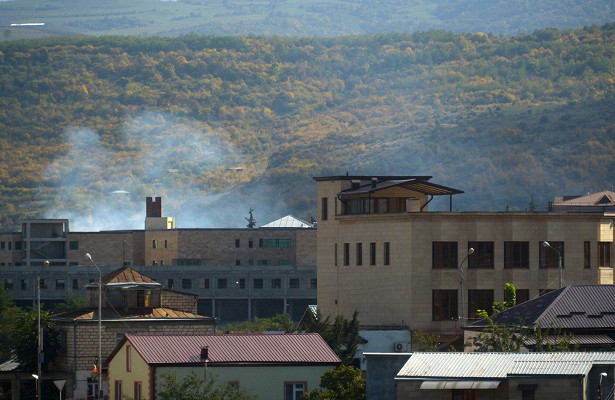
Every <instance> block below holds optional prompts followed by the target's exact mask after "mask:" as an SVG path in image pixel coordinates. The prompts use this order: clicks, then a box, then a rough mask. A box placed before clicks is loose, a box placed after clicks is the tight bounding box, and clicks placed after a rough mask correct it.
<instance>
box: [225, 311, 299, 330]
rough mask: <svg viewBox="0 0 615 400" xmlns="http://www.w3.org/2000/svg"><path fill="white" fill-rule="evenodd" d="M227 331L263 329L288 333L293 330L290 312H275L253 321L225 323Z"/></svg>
mask: <svg viewBox="0 0 615 400" xmlns="http://www.w3.org/2000/svg"><path fill="white" fill-rule="evenodd" d="M226 329H227V330H228V331H229V332H231V331H232V332H247V333H260V332H265V331H281V332H286V333H290V332H293V331H294V330H295V328H294V324H293V320H292V319H291V318H290V314H286V313H284V314H276V315H274V316H273V317H270V318H258V317H256V318H254V321H243V322H234V323H232V324H229V325H227V327H226Z"/></svg>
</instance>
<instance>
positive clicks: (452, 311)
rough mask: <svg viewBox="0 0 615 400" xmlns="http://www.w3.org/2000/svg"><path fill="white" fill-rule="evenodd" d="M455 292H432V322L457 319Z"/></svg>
mask: <svg viewBox="0 0 615 400" xmlns="http://www.w3.org/2000/svg"><path fill="white" fill-rule="evenodd" d="M457 317H458V313H457V291H456V290H433V291H432V318H433V320H434V321H448V320H451V319H457Z"/></svg>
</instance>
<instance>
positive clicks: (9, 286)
mask: <svg viewBox="0 0 615 400" xmlns="http://www.w3.org/2000/svg"><path fill="white" fill-rule="evenodd" d="M4 288H5V289H6V290H13V280H12V279H5V280H4Z"/></svg>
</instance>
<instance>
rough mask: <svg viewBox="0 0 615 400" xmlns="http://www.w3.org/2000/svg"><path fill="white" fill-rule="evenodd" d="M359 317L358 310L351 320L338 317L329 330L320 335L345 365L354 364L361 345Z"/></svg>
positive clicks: (341, 316)
mask: <svg viewBox="0 0 615 400" xmlns="http://www.w3.org/2000/svg"><path fill="white" fill-rule="evenodd" d="M358 316H359V312H358V311H356V310H355V312H354V313H353V314H352V319H351V320H348V319H347V318H346V317H344V316H343V315H338V316H337V317H335V320H334V321H333V324H332V325H331V326H330V327H329V329H326V330H325V331H324V332H323V333H321V334H320V335H321V336H322V337H323V339H324V340H325V342H327V344H328V345H329V346H330V347H331V349H333V351H334V352H335V354H337V356H338V357H339V358H340V359H341V360H342V363H343V364H344V365H351V364H352V362H353V361H354V358H355V354H356V352H357V348H358V347H359V344H360V343H361V336H359V319H358Z"/></svg>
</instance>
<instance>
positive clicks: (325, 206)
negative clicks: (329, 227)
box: [320, 197, 329, 221]
mask: <svg viewBox="0 0 615 400" xmlns="http://www.w3.org/2000/svg"><path fill="white" fill-rule="evenodd" d="M320 205H321V207H320V210H321V213H320V219H321V220H322V221H326V220H327V218H328V217H329V216H328V204H327V198H326V197H323V198H322V199H320Z"/></svg>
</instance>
